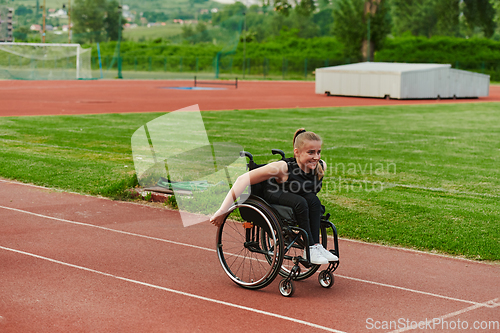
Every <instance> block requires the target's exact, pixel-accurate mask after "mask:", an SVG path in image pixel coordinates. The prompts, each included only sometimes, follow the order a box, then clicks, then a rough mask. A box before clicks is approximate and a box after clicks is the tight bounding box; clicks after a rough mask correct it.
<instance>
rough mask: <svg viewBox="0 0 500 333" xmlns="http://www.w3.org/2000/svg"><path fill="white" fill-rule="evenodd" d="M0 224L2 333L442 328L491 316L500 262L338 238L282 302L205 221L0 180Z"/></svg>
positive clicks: (497, 310)
mask: <svg viewBox="0 0 500 333" xmlns="http://www.w3.org/2000/svg"><path fill="white" fill-rule="evenodd" d="M0 230H1V233H0V267H1V269H0V281H1V283H0V332H8V333H10V332H16V333H17V332H19V333H21V332H22V333H25V332H37V333H42V332H50V333H54V332H134V333H135V332H248V331H258V332H324V331H332V332H388V331H392V332H403V331H406V329H410V331H414V332H431V331H432V332H434V331H439V332H443V331H445V332H446V331H456V330H457V329H456V328H455V329H454V330H451V329H450V328H451V327H452V326H454V327H457V325H461V326H460V327H463V326H464V325H465V324H464V323H467V326H468V328H469V329H470V328H473V325H475V324H476V326H479V327H480V326H481V325H482V326H483V327H486V326H485V325H494V322H495V321H496V323H497V324H498V321H499V320H500V299H499V297H500V289H499V283H498V281H499V276H500V265H494V264H487V263H481V262H473V261H468V260H463V259H453V258H449V257H444V256H439V255H433V254H428V253H422V252H416V251H411V250H404V249H397V248H391V247H383V246H379V245H373V244H366V243H361V242H356V241H349V240H341V241H340V251H341V252H340V254H341V263H340V267H339V269H338V270H337V272H335V277H336V279H335V285H334V286H333V287H332V288H331V289H324V288H322V287H320V286H319V284H318V282H317V274H315V275H314V276H313V277H311V278H309V279H307V280H305V281H301V282H296V293H295V295H294V296H293V297H292V298H284V297H282V296H281V295H280V293H279V292H278V287H277V284H278V281H279V280H280V278H279V277H278V278H277V279H276V280H275V281H274V283H272V284H271V285H270V286H268V287H266V288H264V289H262V290H256V291H252V290H245V289H243V288H240V287H238V286H237V285H235V284H234V283H233V282H231V281H230V280H229V278H228V277H227V276H226V275H225V273H224V272H223V270H222V267H221V266H220V264H219V262H218V259H217V255H216V253H215V250H214V245H215V232H216V228H215V227H213V226H212V225H210V224H209V223H202V224H198V225H194V226H191V227H188V228H184V227H183V225H182V222H181V220H180V217H179V214H178V213H177V212H175V211H170V210H166V209H163V208H158V207H153V206H147V205H140V204H136V203H130V202H116V201H111V200H108V199H102V198H96V197H90V196H82V195H78V194H71V193H63V192H57V191H54V190H49V189H44V188H40V187H36V186H31V185H25V184H20V183H16V182H11V181H5V180H0ZM434 318H440V319H439V320H440V324H439V323H438V322H437V320H436V326H431V322H430V321H431V320H432V319H434ZM426 319H427V320H428V322H427V326H425V327H424V325H425V322H422V323H421V325H422V327H421V328H422V329H420V328H416V329H413V330H412V329H411V328H412V327H411V324H412V322H414V324H413V325H416V324H417V322H421V321H425V320H426ZM391 322H392V323H391ZM492 323H493V324H492ZM384 324H386V325H387V326H388V327H387V328H383V325H384ZM390 325H392V327H390ZM443 325H448V329H445V328H446V327H445V326H443ZM414 327H415V326H414ZM376 328H380V329H376ZM499 330H500V329H496V328H495V327H493V328H492V327H491V326H489V327H488V328H486V329H482V330H481V329H479V330H477V331H480V332H496V331H499Z"/></svg>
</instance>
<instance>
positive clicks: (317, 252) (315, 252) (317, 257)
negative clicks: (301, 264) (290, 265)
mask: <svg viewBox="0 0 500 333" xmlns="http://www.w3.org/2000/svg"><path fill="white" fill-rule="evenodd" d="M309 255H310V256H311V264H314V265H326V264H328V259H327V258H325V257H324V256H323V255H322V252H321V249H320V248H319V247H318V244H315V245H312V246H309ZM304 258H306V252H305V251H304Z"/></svg>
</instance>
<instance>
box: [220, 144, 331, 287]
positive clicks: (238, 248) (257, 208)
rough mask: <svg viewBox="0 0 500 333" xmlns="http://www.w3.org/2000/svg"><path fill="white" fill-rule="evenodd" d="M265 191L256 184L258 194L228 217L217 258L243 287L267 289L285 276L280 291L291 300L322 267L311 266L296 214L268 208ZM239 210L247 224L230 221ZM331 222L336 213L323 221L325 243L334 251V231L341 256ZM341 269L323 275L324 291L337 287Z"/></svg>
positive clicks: (306, 240) (251, 166)
mask: <svg viewBox="0 0 500 333" xmlns="http://www.w3.org/2000/svg"><path fill="white" fill-rule="evenodd" d="M272 153H273V154H279V155H281V157H282V160H283V159H284V158H285V154H284V152H283V151H281V150H278V149H273V150H272ZM240 155H241V156H246V157H248V158H249V163H248V164H247V167H248V169H250V170H253V169H255V168H258V167H261V166H263V164H262V165H258V164H256V163H255V162H254V160H253V156H252V154H250V153H249V152H245V151H242V152H240ZM262 186H263V184H262V183H260V184H255V185H252V186H251V190H252V191H251V192H252V194H251V195H249V196H247V197H246V198H242V199H244V200H240V201H239V202H238V203H235V204H233V206H232V207H231V209H230V210H229V212H228V213H227V214H226V216H225V218H224V222H223V223H222V224H221V225H220V226H219V228H218V230H217V240H216V249H217V255H218V257H219V261H220V263H221V265H222V267H223V269H224V271H225V272H226V274H227V275H228V276H229V278H230V279H231V280H232V281H233V282H235V283H236V284H238V285H239V286H241V287H243V288H247V289H260V288H264V287H266V286H267V285H269V284H270V283H271V282H273V281H274V279H275V278H276V276H277V275H278V274H279V275H281V276H282V277H283V279H282V280H281V281H280V283H279V291H280V293H281V294H282V295H283V296H286V297H290V296H292V295H293V293H294V290H295V288H294V284H293V281H294V280H303V279H306V278H308V277H310V276H312V275H313V274H314V273H316V271H317V270H318V269H319V267H320V266H321V265H315V264H311V262H310V253H309V246H308V244H309V236H308V235H307V233H306V231H305V230H304V229H302V228H299V227H297V226H296V225H297V222H296V220H295V218H294V216H293V210H292V209H291V208H290V207H286V206H280V205H273V204H269V203H267V202H266V201H265V200H264V199H263V198H262V197H261V196H259V194H261V192H262ZM242 197H243V196H242ZM236 210H238V211H239V213H240V216H241V217H242V219H243V221H235V220H232V219H229V218H228V217H229V215H230V214H231V213H232V212H233V211H236ZM280 212H281V213H280ZM285 213H286V214H285ZM285 215H288V216H285ZM329 217H330V214H326V215H325V214H324V215H323V216H322V217H321V225H320V241H321V243H322V245H323V246H324V247H325V248H328V234H327V230H329V229H330V230H331V231H332V234H333V249H331V250H330V252H331V253H333V254H334V255H336V256H337V257H339V247H338V236H337V228H336V227H335V225H334V224H333V223H332V222H330V221H329ZM304 251H305V258H304V256H303V254H304ZM338 265H339V261H334V262H330V263H329V265H328V268H327V269H325V270H322V271H321V272H320V273H319V275H318V281H319V283H320V285H321V286H322V287H324V288H330V287H331V286H333V284H334V277H333V274H332V273H333V272H334V271H335V270H336V269H337V267H338Z"/></svg>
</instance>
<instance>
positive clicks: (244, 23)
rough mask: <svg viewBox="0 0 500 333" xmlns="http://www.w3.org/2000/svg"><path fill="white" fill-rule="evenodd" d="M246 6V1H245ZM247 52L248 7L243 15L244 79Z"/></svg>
mask: <svg viewBox="0 0 500 333" xmlns="http://www.w3.org/2000/svg"><path fill="white" fill-rule="evenodd" d="M245 5H246V1H245ZM246 51H247V15H246V6H245V12H244V13H243V78H245V58H246Z"/></svg>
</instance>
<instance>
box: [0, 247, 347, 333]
mask: <svg viewBox="0 0 500 333" xmlns="http://www.w3.org/2000/svg"><path fill="white" fill-rule="evenodd" d="M0 249H2V250H5V251H10V252H14V253H18V254H23V255H26V256H30V257H33V258H37V259H42V260H46V261H50V262H52V263H56V264H59V265H63V266H67V267H71V268H76V269H80V270H83V271H87V272H91V273H95V274H99V275H103V276H106V277H111V278H114V279H117V280H121V281H125V282H130V283H134V284H138V285H141V286H145V287H150V288H154V289H158V290H163V291H167V292H171V293H174V294H178V295H182V296H187V297H191V298H195V299H199V300H202V301H207V302H212V303H216V304H220V305H225V306H229V307H233V308H236V309H240V310H245V311H250V312H255V313H258V314H261V315H265V316H270V317H275V318H279V319H283V320H288V321H291V322H294V323H297V324H302V325H305V326H309V327H313V328H317V329H321V330H323V331H327V332H335V333H345V332H343V331H339V330H336V329H333V328H329V327H325V326H321V325H317V324H314V323H311V322H308V321H304V320H300V319H295V318H291V317H287V316H283V315H280V314H277V313H272V312H268V311H263V310H258V309H254V308H250V307H247V306H244V305H239V304H234V303H229V302H225V301H221V300H217V299H213V298H209V297H204V296H200V295H196V294H191V293H187V292H184V291H180V290H176V289H171V288H166V287H162V286H157V285H154V284H150V283H147V282H142V281H137V280H132V279H129V278H125V277H122V276H117V275H113V274H110V273H105V272H101V271H97V270H95V269H91V268H87V267H83V266H78V265H73V264H70V263H66V262H63V261H59V260H56V259H51V258H47V257H43V256H39V255H36V254H33V253H28V252H24V251H20V250H15V249H11V248H7V247H3V246H0Z"/></svg>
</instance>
